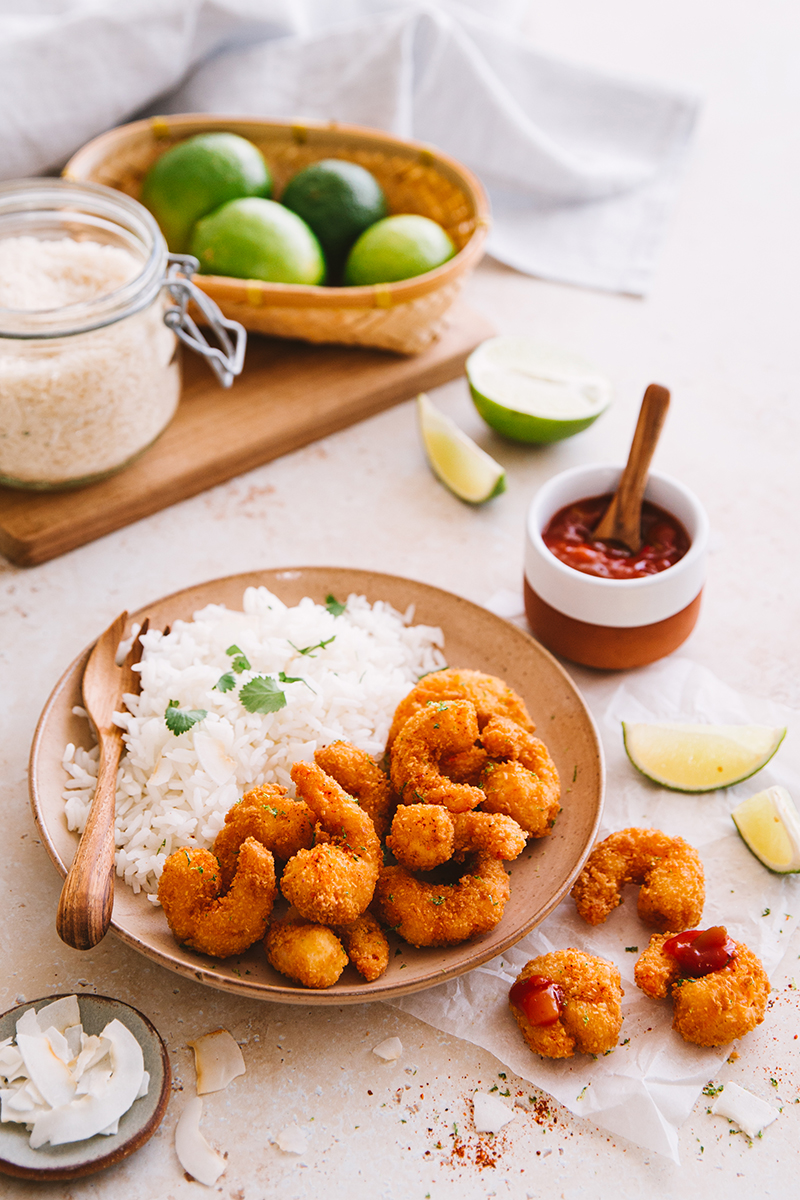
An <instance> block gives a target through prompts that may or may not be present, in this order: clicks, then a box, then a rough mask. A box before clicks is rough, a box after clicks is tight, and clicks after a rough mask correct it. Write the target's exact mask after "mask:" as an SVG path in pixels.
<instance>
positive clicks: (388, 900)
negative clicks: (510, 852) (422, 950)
mask: <svg viewBox="0 0 800 1200" xmlns="http://www.w3.org/2000/svg"><path fill="white" fill-rule="evenodd" d="M510 894H511V892H510V888H509V883H508V875H507V874H506V869H505V867H504V866H503V864H502V862H501V861H500V859H499V858H494V857H493V856H492V855H491V854H486V853H483V852H481V853H478V854H476V855H475V856H474V858H473V859H471V860H470V861H469V863H468V865H467V869H466V871H465V872H464V874H463V875H462V876H461V878H460V879H459V880H458V882H457V883H455V884H452V885H447V884H435V883H427V882H425V881H423V880H421V879H417V878H416V877H415V876H414V875H412V874H410V872H409V871H407V870H406V869H405V867H384V868H383V871H382V872H381V876H380V879H379V880H378V885H377V887H376V888H375V900H376V903H377V907H378V912H379V914H380V917H381V919H382V921H383V922H384V924H386V925H388V926H389V927H390V928H392V929H394V930H395V931H396V932H397V933H399V934H400V937H402V938H403V939H404V940H405V941H407V942H409V943H410V944H411V945H412V946H455V945H457V944H458V943H459V942H466V941H467V940H468V939H469V938H472V937H477V936H478V934H481V933H488V932H489V930H491V929H494V927H495V925H497V923H498V921H499V920H500V919H501V917H502V916H503V909H504V908H505V904H506V901H507V900H508V897H509V895H510Z"/></svg>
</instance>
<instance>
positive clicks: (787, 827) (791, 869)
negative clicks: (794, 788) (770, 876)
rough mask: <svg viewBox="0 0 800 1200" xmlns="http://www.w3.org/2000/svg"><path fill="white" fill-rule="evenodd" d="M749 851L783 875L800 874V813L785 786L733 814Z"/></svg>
mask: <svg viewBox="0 0 800 1200" xmlns="http://www.w3.org/2000/svg"><path fill="white" fill-rule="evenodd" d="M731 817H732V818H733V823H734V825H735V826H736V828H737V829H738V831H739V833H740V834H741V836H742V839H743V841H744V843H745V845H746V846H747V848H748V849H749V850H752V852H753V854H755V856H756V858H757V859H759V860H760V861H761V862H762V863H763V864H764V866H765V867H769V869H770V871H777V873H778V874H779V875H789V874H796V873H797V872H798V871H800V813H798V811H797V809H796V808H795V805H794V801H793V800H792V797H791V796H790V795H789V793H788V792H787V790H786V788H784V787H778V786H775V787H769V788H767V789H766V791H763V792H757V793H756V795H755V796H751V797H750V799H749V800H743V801H742V803H741V804H738V805H737V806H736V808H735V809H734V810H733V812H732V813H731Z"/></svg>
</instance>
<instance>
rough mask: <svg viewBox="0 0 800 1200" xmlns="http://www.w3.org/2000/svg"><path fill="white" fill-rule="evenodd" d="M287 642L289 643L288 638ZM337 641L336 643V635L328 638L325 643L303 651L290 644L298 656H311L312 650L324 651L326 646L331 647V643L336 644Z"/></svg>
mask: <svg viewBox="0 0 800 1200" xmlns="http://www.w3.org/2000/svg"><path fill="white" fill-rule="evenodd" d="M286 640H287V641H289V639H288V638H287V639H286ZM335 641H336V634H334V635H333V637H329V638H326V639H325V641H323V642H317V643H316V644H315V645H313V646H306V647H304V649H302V650H301V649H300V647H299V646H295V644H294V642H289V645H290V646H291V647H292V649H293V650H296V651H297V653H298V654H310V653H311V651H312V650H324V649H325V647H326V646H330V644H331V642H335Z"/></svg>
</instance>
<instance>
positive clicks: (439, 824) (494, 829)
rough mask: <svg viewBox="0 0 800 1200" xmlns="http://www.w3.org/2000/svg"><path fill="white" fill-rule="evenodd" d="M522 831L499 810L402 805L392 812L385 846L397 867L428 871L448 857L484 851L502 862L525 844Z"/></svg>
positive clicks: (520, 849)
mask: <svg viewBox="0 0 800 1200" xmlns="http://www.w3.org/2000/svg"><path fill="white" fill-rule="evenodd" d="M525 841H526V838H525V833H524V831H523V830H522V829H520V827H519V825H518V824H517V822H516V821H513V820H512V819H511V817H506V816H503V815H501V814H500V813H483V812H467V813H450V812H448V810H447V809H446V808H443V807H442V806H441V805H435V804H403V805H401V806H400V807H399V808H398V810H397V812H396V813H395V816H394V820H393V821H392V832H391V835H390V836H389V837H388V838H387V839H386V845H387V846H388V848H389V849H390V850H391V851H392V853H393V854H394V856H395V858H396V859H397V861H398V862H399V863H400V864H401V866H404V867H407V868H408V870H410V871H431V870H433V868H434V867H438V866H440V865H441V864H442V863H445V862H448V861H449V860H450V859H451V858H456V859H457V860H458V861H459V862H461V861H463V859H464V858H465V857H466V855H467V854H471V853H473V852H475V851H476V850H485V851H486V852H487V853H488V854H491V855H493V856H494V857H495V858H502V859H505V860H506V861H510V860H511V859H514V858H516V857H517V856H518V855H519V854H521V853H522V851H523V849H524V847H525Z"/></svg>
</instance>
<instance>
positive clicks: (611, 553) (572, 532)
mask: <svg viewBox="0 0 800 1200" xmlns="http://www.w3.org/2000/svg"><path fill="white" fill-rule="evenodd" d="M611 498H612V497H611V494H610V493H609V494H608V495H606V496H587V497H586V498H585V499H583V500H575V501H573V503H572V504H568V505H567V506H566V507H565V508H562V509H559V511H558V512H557V513H556V514H555V516H554V517H551V519H550V521H549V523H548V525H547V527H546V528H545V530H544V531H543V533H542V540H543V541H544V544H545V546H547V548H548V550H549V551H550V552H551V554H554V555H555V556H556V558H558V559H560V561H561V562H563V563H565V564H566V566H568V567H572V568H573V570H575V571H582V572H583V574H584V575H597V576H598V577H599V578H601V579H641V578H642V577H644V576H645V575H655V574H657V573H658V572H659V571H666V570H667V568H668V567H671V566H673V565H674V564H675V563H676V562H679V561H680V559H682V558H683V556H684V555H685V554H686V552H687V550H688V549H689V535H688V533H687V532H686V530H685V529H684V527H683V525H682V524H681V523H680V521H679V520H678V519H677V518H676V517H673V516H672V514H671V513H668V512H666V511H665V510H664V509H663V508H659V507H658V506H657V505H656V504H651V503H650V501H649V500H645V501H644V503H643V504H642V526H641V528H642V547H641V549H640V550H639V551H638V553H636V554H632V553H631V552H630V550H628V549H627V547H625V546H622V545H620V544H619V543H618V542H612V541H601V540H599V539H595V538H594V537H593V532H592V531H593V530H594V529H595V527H596V526H597V524H598V523H599V521H600V518H601V517H602V515H603V513H604V512H605V511H606V509H607V508H608V506H609V504H610V503H611Z"/></svg>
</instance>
